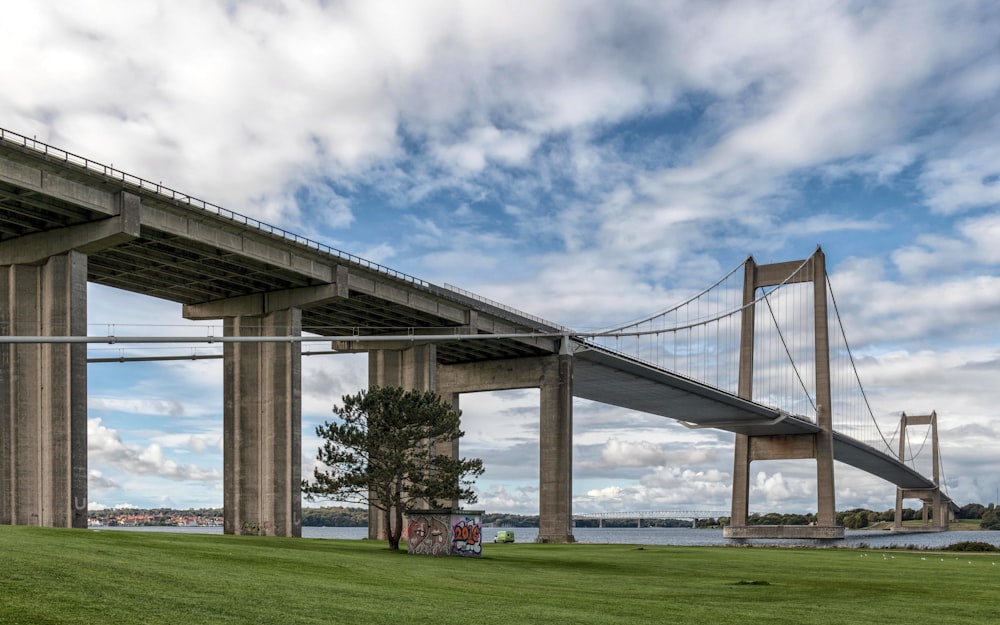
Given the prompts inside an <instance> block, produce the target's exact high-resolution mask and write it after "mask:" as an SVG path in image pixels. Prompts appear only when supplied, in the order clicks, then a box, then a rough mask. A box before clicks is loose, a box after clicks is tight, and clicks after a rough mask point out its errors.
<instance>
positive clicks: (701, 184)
mask: <svg viewBox="0 0 1000 625" xmlns="http://www.w3.org/2000/svg"><path fill="white" fill-rule="evenodd" d="M6 15H7V17H8V19H9V23H10V24H17V25H18V26H17V28H9V29H5V32H4V37H3V40H2V41H0V49H2V52H3V54H2V55H0V80H2V82H3V84H4V85H5V88H4V90H3V94H2V95H0V125H2V126H3V127H5V128H8V129H10V130H14V131H16V132H20V133H22V134H25V135H28V136H36V137H37V138H38V139H40V140H43V141H46V142H49V143H52V144H54V145H56V146H59V147H61V148H64V149H67V150H70V151H73V152H76V153H79V154H82V155H85V156H87V157H90V158H93V159H95V160H98V161H101V162H104V163H108V164H113V165H114V166H115V167H117V168H119V169H122V170H125V171H128V172H130V173H133V174H136V175H139V176H142V177H145V178H148V179H150V180H154V181H162V182H163V183H164V184H166V185H168V186H170V187H173V188H176V189H179V190H182V191H184V192H187V193H190V194H192V195H195V196H198V197H201V198H203V199H205V200H208V201H211V202H213V203H215V204H219V205H221V206H224V207H226V208H229V209H231V210H234V211H237V212H240V213H243V214H245V215H249V216H252V217H254V218H257V219H260V220H262V221H265V222H267V223H271V224H274V225H278V226H281V227H284V228H286V229H288V230H291V231H294V232H297V233H300V234H303V235H305V236H308V237H310V238H312V239H315V240H318V241H321V242H323V243H326V244H328V245H331V246H333V247H337V248H340V249H343V250H346V251H349V252H351V253H354V254H357V255H359V256H362V257H365V258H368V259H370V260H374V261H377V262H380V263H382V264H385V265H388V266H390V267H393V268H394V269H397V270H400V271H403V272H406V273H409V274H411V275H415V276H419V277H421V278H423V279H426V280H429V281H431V282H435V283H449V284H453V285H457V286H459V287H462V288H465V289H468V290H472V291H474V292H477V293H480V294H482V295H484V296H486V297H489V298H491V299H494V300H498V301H501V302H503V303H505V304H509V305H512V306H515V307H517V308H519V309H521V310H524V311H528V312H530V313H532V314H535V315H539V316H542V317H544V318H547V319H551V320H553V321H556V322H558V323H560V324H563V325H566V326H570V327H574V328H578V329H581V330H583V329H589V328H596V327H605V326H609V325H612V324H615V323H619V322H624V321H628V320H632V319H636V318H639V317H641V316H643V315H644V314H646V313H650V312H653V311H656V310H660V309H663V308H666V307H667V306H668V305H670V304H672V303H674V302H677V301H679V300H681V299H683V298H684V297H686V296H688V295H690V294H692V293H693V292H696V291H698V290H700V289H701V288H703V287H705V286H707V285H708V284H710V283H711V282H713V281H714V280H715V279H716V278H718V277H720V276H721V275H722V274H723V273H725V272H726V271H728V270H729V269H730V268H732V267H733V266H735V265H736V264H737V263H739V262H740V261H741V260H742V259H744V258H745V257H746V256H748V255H751V254H752V255H754V257H755V258H756V259H757V260H758V261H759V262H763V263H766V262H775V261H785V260H794V259H799V258H804V257H805V256H807V255H808V254H809V253H811V252H812V250H813V249H814V248H815V246H816V245H817V244H819V245H822V247H823V249H824V251H825V252H826V254H827V262H828V266H829V269H830V273H831V281H832V283H833V285H834V288H835V290H836V293H837V297H838V302H839V304H840V306H841V313H842V315H843V316H844V319H845V324H846V326H847V332H848V338H849V339H850V341H851V345H852V346H853V347H854V349H855V353H856V354H857V355H859V356H861V357H862V358H861V361H860V366H861V374H862V376H863V378H864V380H865V382H866V386H867V387H868V388H869V391H870V399H871V400H872V403H873V408H874V409H875V412H876V414H877V415H880V417H882V418H885V419H886V422H887V423H891V422H892V421H893V420H894V419H896V418H898V414H899V412H900V411H904V410H905V411H907V412H908V413H924V412H928V411H930V410H937V411H938V414H939V416H940V423H941V426H940V427H941V437H942V441H943V456H944V460H945V463H946V477H947V478H948V489H949V491H950V492H951V494H952V495H953V497H954V498H955V499H956V500H958V501H959V502H960V503H963V502H968V501H982V502H986V501H992V500H994V499H995V498H996V492H997V489H998V487H1000V461H998V460H997V458H1000V416H998V415H997V406H998V405H1000V392H998V390H997V384H996V380H997V377H998V374H1000V331H998V329H997V328H998V324H997V319H998V318H1000V98H998V96H1000V43H998V41H1000V40H998V38H997V37H996V33H997V32H1000V9H998V8H997V7H996V6H995V4H994V3H991V2H947V1H930V0H928V1H901V2H881V3H877V4H870V3H861V2H808V3H804V2H750V1H748V2H683V1H676V2H659V1H657V2H652V1H651V2H645V1H642V0H635V1H630V2H620V3H609V2H597V1H595V2H588V1H572V2H570V1H547V2H519V1H514V2H506V3H502V4H500V3H482V2H451V1H430V0H428V1H413V2H405V3H400V2H382V1H364V2H361V1H354V2H352V1H344V2H317V1H311V2H310V1H304V0H303V1H298V2H296V1H290V0H285V1H283V0H270V1H264V0H261V1H246V2H244V1H241V2H239V3H235V2H205V1H202V0H170V1H169V2H168V1H166V0H150V1H149V2H143V3H128V4H124V5H123V4H122V3H118V2H112V1H110V0H109V1H97V0H94V1H86V2H74V3H64V2H56V1H55V0H39V1H37V2H32V3H19V4H18V5H17V6H15V7H11V8H8V9H7V11H6ZM89 315H90V322H91V323H92V324H94V325H93V326H92V330H91V331H92V332H93V333H95V334H100V333H104V332H106V328H107V324H115V327H116V328H118V329H119V331H121V332H123V333H127V332H131V333H134V334H144V333H147V332H148V331H149V330H150V328H153V329H155V330H156V331H157V332H158V333H170V332H175V331H176V332H179V331H180V330H179V329H178V328H177V326H181V325H183V324H184V322H183V320H182V319H181V315H180V308H179V306H176V305H173V304H169V303H164V302H157V301H154V300H148V299H143V298H138V297H136V296H132V295H129V294H125V293H121V292H115V291H111V290H108V289H103V288H99V287H95V286H92V287H91V290H90V310H89ZM140 324H146V325H145V326H143V327H142V328H140V327H139V326H140ZM95 355H98V354H96V353H95ZM89 374H90V408H89V410H90V423H91V431H90V448H91V451H90V469H91V483H90V498H91V500H92V502H93V505H95V506H107V507H111V506H116V505H122V504H126V503H128V504H134V505H140V506H152V505H167V506H174V507H189V506H203V505H206V506H207V505H220V504H221V501H222V494H221V463H222V460H221V447H220V444H221V428H222V416H221V410H222V400H221V363H220V362H219V361H213V360H205V361H197V362H193V361H192V362H180V363H178V362H174V363H156V364H127V365H123V364H100V365H96V364H95V365H91V367H90V372H89ZM365 383H366V374H365V359H364V356H335V357H333V356H314V357H309V358H306V359H305V361H304V373H303V397H304V402H303V403H304V415H303V432H304V442H303V450H304V458H303V464H304V467H305V472H306V473H309V471H310V469H311V466H312V455H313V450H314V449H315V446H316V444H317V442H316V440H315V437H314V436H313V435H312V432H313V428H314V426H315V425H316V424H317V423H320V422H321V421H322V420H324V419H326V418H327V417H328V416H329V415H330V408H331V406H332V405H333V404H334V403H335V402H336V401H337V400H338V399H339V397H340V396H341V395H343V394H345V393H353V392H356V391H357V390H358V389H359V388H361V387H363V386H364V385H365ZM462 405H463V409H464V412H465V417H466V419H465V429H466V431H467V440H466V441H464V443H463V452H464V453H467V454H471V455H478V456H481V457H483V458H484V460H485V461H486V465H487V472H486V474H485V475H484V477H483V478H482V479H481V480H480V482H479V484H480V490H481V502H480V505H481V506H482V507H484V508H486V509H487V510H494V511H510V512H525V513H530V512H534V511H536V510H537V492H536V491H537V488H536V487H537V456H538V451H537V447H536V444H535V442H534V441H535V439H534V435H535V432H536V431H537V417H536V413H537V392H509V393H498V394H485V393H484V394H476V395H469V396H466V397H463V400H462ZM892 427H893V426H892V425H890V426H889V430H890V431H891V430H892ZM575 444H576V447H575V452H574V453H575V455H574V458H575V467H574V477H575V482H574V505H575V508H576V509H577V510H579V511H600V510H612V509H624V510H636V509H677V508H686V507H689V506H696V507H698V508H701V509H727V508H728V505H729V503H728V502H729V486H728V484H729V475H730V473H731V471H732V439H731V436H730V435H727V434H724V433H715V432H707V431H693V430H687V429H684V428H682V427H680V426H678V425H676V424H673V423H670V422H666V421H664V420H663V419H660V418H656V417H649V416H644V415H638V414H634V413H628V412H625V411H622V410H619V409H616V408H610V407H607V406H601V405H597V404H591V403H587V402H583V401H578V402H577V403H576V405H575ZM753 471H754V478H755V481H754V486H753V491H752V494H751V507H752V508H753V509H759V510H787V511H796V512H801V511H807V510H813V509H814V508H815V503H814V499H815V497H814V494H813V493H814V488H813V486H812V483H811V482H812V478H811V472H812V471H811V469H810V466H809V465H808V463H806V464H803V463H799V462H775V463H755V465H754V466H753ZM837 490H838V493H837V496H838V507H839V508H848V507H853V506H866V507H871V508H876V509H885V508H888V507H890V506H891V505H892V503H893V501H894V499H893V498H894V491H893V489H892V487H891V486H890V485H888V484H886V483H884V482H881V481H879V480H877V479H875V478H871V477H868V476H865V475H863V474H859V473H857V472H854V471H852V470H850V469H848V468H846V467H841V466H839V465H838V482H837Z"/></svg>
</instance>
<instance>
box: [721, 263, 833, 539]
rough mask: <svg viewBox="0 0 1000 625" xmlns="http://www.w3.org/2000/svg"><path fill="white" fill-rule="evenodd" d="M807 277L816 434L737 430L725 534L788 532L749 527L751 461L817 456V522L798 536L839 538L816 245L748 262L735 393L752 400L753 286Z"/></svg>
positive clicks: (821, 267) (822, 280)
mask: <svg viewBox="0 0 1000 625" xmlns="http://www.w3.org/2000/svg"><path fill="white" fill-rule="evenodd" d="M794 282H811V283H812V286H813V328H814V340H815V365H816V367H815V375H816V424H817V425H818V426H819V429H820V431H819V432H816V433H815V434H803V435H794V436H791V435H789V436H746V435H742V434H737V435H736V445H735V453H734V461H733V496H732V516H731V518H730V525H729V527H726V528H725V530H724V532H723V534H724V535H725V536H726V537H728V538H753V537H759V538H782V537H791V536H790V535H789V533H790V531H791V530H788V529H785V528H782V527H781V526H776V527H773V528H771V527H763V526H756V527H749V526H747V516H748V509H749V508H748V505H749V498H750V495H749V494H750V463H751V462H752V461H754V460H786V459H796V458H811V459H815V460H816V517H817V524H816V526H814V527H810V528H806V529H804V530H797V531H799V532H800V533H801V534H802V535H801V536H797V537H807V535H808V537H813V538H843V528H842V527H839V526H837V511H836V495H835V489H834V465H833V460H834V458H833V417H832V413H831V410H830V406H831V403H832V399H831V387H830V347H829V328H828V319H827V315H828V311H827V303H826V257H825V256H824V255H823V252H822V251H821V250H818V249H817V250H816V252H815V253H814V254H813V256H812V257H810V258H809V259H807V260H806V261H794V262H787V263H777V264H771V265H757V264H756V262H754V260H753V258H750V259H748V260H747V262H746V266H745V270H744V279H743V304H744V308H743V312H742V319H741V330H740V369H739V391H738V394H739V396H740V397H742V398H744V399H753V354H754V305H753V304H754V300H755V299H756V297H755V296H756V293H757V289H758V288H761V287H767V286H776V285H779V284H784V283H794Z"/></svg>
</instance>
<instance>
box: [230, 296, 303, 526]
mask: <svg viewBox="0 0 1000 625" xmlns="http://www.w3.org/2000/svg"><path fill="white" fill-rule="evenodd" d="M301 333H302V313H301V310H299V309H297V308H291V309H285V310H279V311H275V312H270V313H267V314H263V315H242V316H236V317H226V318H225V335H226V336H227V337H230V336H232V337H239V336H243V337H257V336H286V335H287V336H299V335H300V334H301ZM301 350H302V348H301V343H293V342H289V343H254V342H247V343H226V344H225V348H224V363H225V364H224V370H225V415H224V430H225V434H224V443H223V445H224V451H223V456H224V464H225V469H224V477H223V490H224V494H223V497H224V502H225V527H224V530H225V532H226V533H227V534H244V533H246V534H262V535H268V536H296V537H297V536H301V535H302V495H301V488H302V475H301V474H302V416H301V415H302V405H301V402H302V369H301V360H302V359H301Z"/></svg>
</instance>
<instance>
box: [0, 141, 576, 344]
mask: <svg viewBox="0 0 1000 625" xmlns="http://www.w3.org/2000/svg"><path fill="white" fill-rule="evenodd" d="M0 143H9V144H11V145H16V146H19V147H21V148H25V149H28V150H32V151H34V152H36V153H38V154H39V155H42V156H44V157H46V158H48V159H51V160H54V161H58V162H60V163H62V164H64V165H72V166H75V167H78V168H80V169H83V170H85V171H87V172H91V173H95V174H100V175H101V176H104V178H106V179H108V180H114V181H118V182H121V183H122V184H123V185H127V186H130V187H132V188H133V189H138V190H140V191H145V192H147V193H152V194H155V195H157V196H159V197H160V198H161V199H164V200H169V201H171V202H173V203H174V204H184V205H186V206H188V207H190V208H193V209H196V210H202V211H205V212H208V213H212V214H215V215H217V216H219V217H223V218H225V219H229V220H231V221H234V222H236V223H239V224H243V225H245V226H249V227H251V228H255V229H257V230H259V231H261V232H265V233H268V234H271V235H274V236H277V237H279V238H281V239H283V240H286V241H292V242H294V243H297V244H299V245H303V246H305V247H308V248H312V249H315V250H317V251H320V252H324V253H326V254H330V255H331V256H334V257H336V258H340V259H343V260H346V261H348V262H350V263H352V264H355V265H359V266H361V267H364V268H366V269H370V270H372V271H376V272H378V273H381V274H383V275H387V276H391V277H393V278H397V279H399V280H403V281H405V282H409V283H410V284H413V285H416V286H419V287H423V288H424V289H427V290H430V291H433V292H434V293H437V294H439V295H442V296H445V297H448V295H449V294H457V295H460V296H463V297H465V298H468V299H472V300H474V301H476V302H479V303H481V304H486V305H487V306H491V307H493V308H495V309H497V310H502V311H504V312H506V313H509V314H511V315H514V316H515V317H521V318H523V319H527V320H530V321H534V322H536V323H538V324H540V325H542V326H545V327H546V328H556V329H558V330H560V331H563V332H569V331H570V329H569V328H566V327H564V326H561V325H558V324H555V323H552V322H550V321H546V320H545V319H542V318H541V317H536V316H534V315H530V314H528V313H526V312H523V311H520V310H517V309H516V308H512V307H510V306H506V305H504V304H501V303H499V302H494V301H492V300H489V299H487V298H485V297H482V296H480V295H476V294H475V293H472V292H470V291H466V290H464V289H460V288H458V287H455V286H451V285H447V284H446V285H445V286H444V287H443V288H442V287H438V286H436V285H434V284H431V283H430V282H427V281H426V280H421V279H420V278H417V277H416V276H411V275H410V274H407V273H403V272H402V271H396V270H395V269H392V268H390V267H386V266H385V265H380V264H379V263H376V262H374V261H370V260H367V259H365V258H361V257H360V256H355V255H354V254H351V253H350V252H345V251H343V250H339V249H337V248H334V247H330V246H329V245H326V244H323V243H319V242H318V241H313V240H312V239H309V238H306V237H303V236H301V235H298V234H295V233H294V232H290V231H288V230H285V229H284V228H279V227H277V226H272V225H270V224H267V223H264V222H262V221H259V220H257V219H254V218H253V217H248V216H246V215H243V214H240V213H237V212H235V211H231V210H229V209H227V208H223V207H221V206H219V205H217V204H212V203H211V202H206V201H205V200H201V199H198V198H196V197H194V196H191V195H188V194H186V193H181V192H180V191H177V190H175V189H172V188H170V187H167V186H164V185H163V184H162V183H159V182H151V181H149V180H146V179H144V178H140V177H139V176H134V175H132V174H129V173H126V172H123V171H121V170H119V169H115V168H114V167H112V166H110V165H105V164H103V163H99V162H97V161H94V160H91V159H89V158H86V157H83V156H80V155H78V154H74V153H72V152H67V151H66V150H63V149H60V148H57V147H55V146H51V145H49V144H47V143H45V142H42V141H38V140H37V139H35V138H29V137H26V136H25V135H22V134H20V133H17V132H14V131H11V130H6V129H4V128H0ZM448 299H452V300H453V301H458V298H455V297H448Z"/></svg>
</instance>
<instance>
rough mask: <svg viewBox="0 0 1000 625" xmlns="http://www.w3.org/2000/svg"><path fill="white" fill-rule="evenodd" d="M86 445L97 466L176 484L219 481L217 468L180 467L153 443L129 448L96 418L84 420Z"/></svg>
mask: <svg viewBox="0 0 1000 625" xmlns="http://www.w3.org/2000/svg"><path fill="white" fill-rule="evenodd" d="M87 443H88V452H89V454H90V458H91V461H92V462H93V463H95V464H97V465H98V466H111V467H114V468H115V469H117V470H119V471H124V472H126V473H132V474H137V475H146V476H150V475H152V476H158V477H163V478H166V479H169V480H176V481H193V482H207V483H215V482H218V481H220V480H221V479H222V476H221V474H220V472H219V471H218V470H217V469H210V468H203V467H199V466H197V465H194V464H187V465H182V464H180V463H178V462H176V461H175V460H172V459H170V458H168V457H167V456H166V455H165V454H164V452H163V449H162V447H161V446H160V445H158V444H156V443H153V444H151V445H148V446H146V447H140V446H138V445H129V444H127V443H125V442H124V441H123V440H122V438H121V436H120V435H119V433H118V432H117V431H116V430H114V429H111V428H108V427H106V426H104V425H102V424H101V420H100V419H88V421H87Z"/></svg>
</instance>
